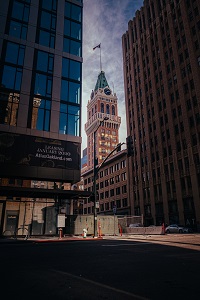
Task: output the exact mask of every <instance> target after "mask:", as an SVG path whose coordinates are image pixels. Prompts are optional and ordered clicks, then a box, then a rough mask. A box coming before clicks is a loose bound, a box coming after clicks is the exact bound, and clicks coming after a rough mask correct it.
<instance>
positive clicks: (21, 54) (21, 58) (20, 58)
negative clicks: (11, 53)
mask: <svg viewBox="0 0 200 300" xmlns="http://www.w3.org/2000/svg"><path fill="white" fill-rule="evenodd" d="M24 54H25V47H24V46H20V47H19V56H18V62H17V63H18V65H20V66H23V64H24Z"/></svg>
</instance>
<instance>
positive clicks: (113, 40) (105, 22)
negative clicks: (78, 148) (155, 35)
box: [81, 0, 143, 150]
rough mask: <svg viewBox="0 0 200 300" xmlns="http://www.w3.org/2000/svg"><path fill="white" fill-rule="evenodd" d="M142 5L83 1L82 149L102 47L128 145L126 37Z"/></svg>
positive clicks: (129, 0) (139, 0) (128, 0)
mask: <svg viewBox="0 0 200 300" xmlns="http://www.w3.org/2000/svg"><path fill="white" fill-rule="evenodd" d="M142 6H143V0H84V1H83V74H82V80H83V83H82V124H81V126H82V133H81V135H82V150H83V149H85V148H86V147H87V136H86V133H85V123H86V122H87V103H88V100H89V99H90V94H91V91H92V90H93V89H94V88H95V85H96V81H97V78H98V75H99V73H100V49H99V48H96V49H95V50H93V48H94V47H95V46H97V45H99V44H101V64H102V70H103V71H104V72H105V76H106V79H107V82H108V84H109V86H110V88H111V89H112V91H113V90H114V92H115V93H116V96H117V98H118V115H119V116H120V117H121V126H120V129H119V142H120V143H122V142H126V136H127V132H126V109H125V96H124V78H123V55H122V35H123V34H124V33H125V32H126V31H127V30H128V22H129V20H131V19H133V17H134V16H135V12H136V11H137V10H140V8H141V7H142Z"/></svg>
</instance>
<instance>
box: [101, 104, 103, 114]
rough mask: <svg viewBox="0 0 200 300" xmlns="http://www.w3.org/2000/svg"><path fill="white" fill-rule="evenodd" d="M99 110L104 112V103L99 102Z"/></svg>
mask: <svg viewBox="0 0 200 300" xmlns="http://www.w3.org/2000/svg"><path fill="white" fill-rule="evenodd" d="M101 112H102V113H104V104H103V103H101Z"/></svg>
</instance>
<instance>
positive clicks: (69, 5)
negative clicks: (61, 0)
mask: <svg viewBox="0 0 200 300" xmlns="http://www.w3.org/2000/svg"><path fill="white" fill-rule="evenodd" d="M70 11H71V3H69V2H65V17H67V18H70Z"/></svg>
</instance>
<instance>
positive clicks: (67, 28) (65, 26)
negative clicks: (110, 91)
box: [64, 19, 71, 36]
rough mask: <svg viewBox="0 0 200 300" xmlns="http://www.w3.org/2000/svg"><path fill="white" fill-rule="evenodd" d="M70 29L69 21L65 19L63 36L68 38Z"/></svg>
mask: <svg viewBox="0 0 200 300" xmlns="http://www.w3.org/2000/svg"><path fill="white" fill-rule="evenodd" d="M70 27H71V24H70V21H69V20H66V19H65V21H64V35H68V36H70Z"/></svg>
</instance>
